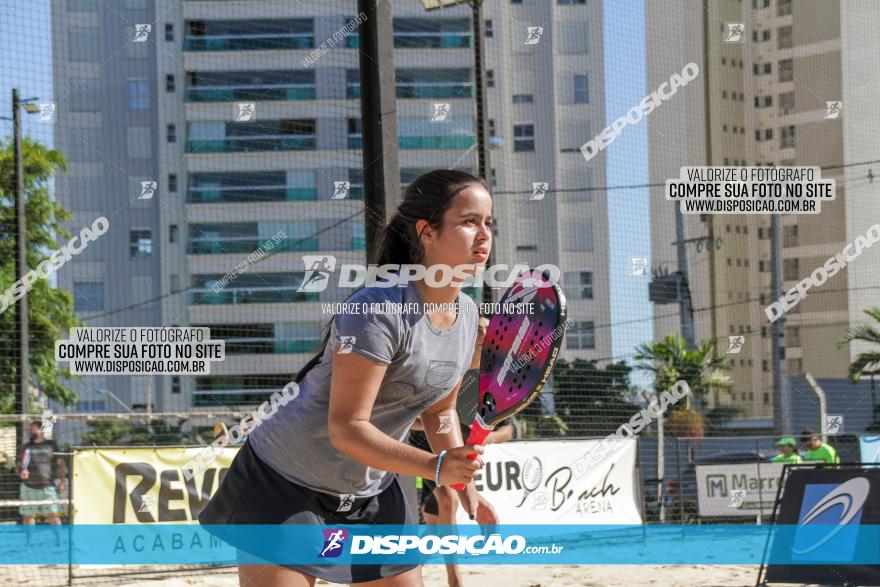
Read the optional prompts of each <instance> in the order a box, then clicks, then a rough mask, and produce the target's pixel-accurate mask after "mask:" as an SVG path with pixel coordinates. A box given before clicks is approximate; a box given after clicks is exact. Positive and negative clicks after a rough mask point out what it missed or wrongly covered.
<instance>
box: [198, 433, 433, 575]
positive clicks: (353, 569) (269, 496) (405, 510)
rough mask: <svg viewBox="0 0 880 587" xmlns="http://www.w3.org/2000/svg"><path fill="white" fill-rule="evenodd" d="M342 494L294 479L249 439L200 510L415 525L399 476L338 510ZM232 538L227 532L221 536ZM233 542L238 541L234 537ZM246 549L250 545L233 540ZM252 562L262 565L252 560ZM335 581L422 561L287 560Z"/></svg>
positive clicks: (263, 519) (220, 518)
mask: <svg viewBox="0 0 880 587" xmlns="http://www.w3.org/2000/svg"><path fill="white" fill-rule="evenodd" d="M338 507H339V498H338V497H336V496H334V495H330V494H327V493H321V492H319V491H312V490H311V489H308V488H306V487H303V486H301V485H296V484H294V483H291V482H290V481H288V480H287V479H285V478H284V477H282V476H281V475H279V474H278V473H277V472H276V471H275V470H274V469H272V468H271V467H269V465H267V464H266V463H264V462H263V461H261V460H260V458H259V457H258V456H257V455H256V454H255V453H254V451H253V449H252V448H251V447H250V444H248V443H245V444H244V446H243V447H242V448H241V450H239V451H238V454H237V455H236V456H235V459H234V460H233V461H232V465H231V466H230V468H229V471H228V472H227V474H226V476H225V477H224V479H223V482H222V483H221V484H220V487H219V488H218V489H217V493H215V494H214V496H213V497H212V498H211V501H210V502H209V503H208V505H207V506H205V509H203V510H202V512H201V513H200V514H199V523H200V524H204V525H206V527H205V530H207V531H209V532H210V531H211V528H210V526H209V525H210V524H320V525H325V526H334V525H339V524H417V523H418V522H417V521H415V519H414V518H413V516H412V514H411V513H410V509H409V507H408V505H407V501H406V497H405V496H404V493H403V490H402V489H401V488H400V484H399V483H398V481H397V476H396V475H395V477H394V481H393V482H392V483H391V485H389V486H388V487H387V488H385V490H384V491H382V493H380V494H378V495H374V496H372V497H364V498H358V499H356V500H355V502H354V504H353V505H352V507H351V510H350V511H347V512H337V511H336V509H338ZM222 538H223V540H224V541H226V542H227V543H230V539H229V537H228V536H223V537H222ZM233 541H234V540H233ZM232 546H234V547H236V548H238V549H239V550H241V551H244V552H247V544H232ZM239 562H240V563H242V564H247V563H244V561H243V560H242V559H241V558H240V560H239ZM250 564H258V561H256V560H255V561H254V562H252V563H250ZM283 566H285V567H288V568H291V569H296V570H297V571H300V572H303V573H306V574H307V575H312V576H314V577H318V578H320V579H324V580H325V581H330V582H331V583H364V582H367V581H375V580H376V579H381V578H383V577H390V576H393V575H399V574H400V573H404V572H406V571H409V570H411V569H414V568H416V567H417V566H418V565H412V564H409V565H391V564H383V565H342V564H340V565H310V564H304V565H283Z"/></svg>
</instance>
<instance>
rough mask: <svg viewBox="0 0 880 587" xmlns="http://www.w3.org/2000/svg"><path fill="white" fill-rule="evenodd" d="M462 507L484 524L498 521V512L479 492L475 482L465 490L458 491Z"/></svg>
mask: <svg viewBox="0 0 880 587" xmlns="http://www.w3.org/2000/svg"><path fill="white" fill-rule="evenodd" d="M458 497H459V500H460V501H461V507H462V508H463V509H464V511H465V512H466V513H467V514H468V517H470V519H472V520H476V522H477V523H478V524H480V525H483V526H492V525H495V524H497V523H498V514H497V513H496V512H495V508H493V507H492V504H490V503H489V502H488V501H486V498H485V497H483V496H482V495H480V494H479V493H477V489H476V487H475V486H474V484H473V482H471V483H468V484H467V486H465V488H464V490H462V491H459V492H458Z"/></svg>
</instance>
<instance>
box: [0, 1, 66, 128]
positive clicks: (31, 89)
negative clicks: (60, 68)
mask: <svg viewBox="0 0 880 587" xmlns="http://www.w3.org/2000/svg"><path fill="white" fill-rule="evenodd" d="M51 24H52V19H51V9H50V4H49V0H28V1H27V2H4V3H3V4H2V5H0V116H5V117H10V116H12V113H11V108H12V105H11V104H12V88H13V87H18V88H19V90H20V91H21V97H22V98H30V97H32V96H36V97H39V98H40V100H44V101H52V94H53V92H52V30H51ZM22 122H23V131H24V133H23V134H25V135H30V136H32V137H34V138H36V139H37V140H39V141H40V142H42V143H44V144H50V145H51V144H52V128H53V125H51V124H42V123H38V122H36V115H33V114H28V113H26V112H22ZM10 134H12V122H11V121H9V120H0V136H3V137H4V138H6V137H8V136H9V135H10Z"/></svg>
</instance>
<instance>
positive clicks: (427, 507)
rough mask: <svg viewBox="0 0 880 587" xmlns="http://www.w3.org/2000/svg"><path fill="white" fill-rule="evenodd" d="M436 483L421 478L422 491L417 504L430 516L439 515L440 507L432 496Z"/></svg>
mask: <svg viewBox="0 0 880 587" xmlns="http://www.w3.org/2000/svg"><path fill="white" fill-rule="evenodd" d="M435 489H437V484H436V483H434V482H433V481H431V480H429V479H424V478H422V491H421V493H420V494H419V505H421V506H422V510H423V511H424V512H425V513H426V514H431V515H432V516H439V515H440V508H439V507H438V505H437V498H436V497H434V490H435Z"/></svg>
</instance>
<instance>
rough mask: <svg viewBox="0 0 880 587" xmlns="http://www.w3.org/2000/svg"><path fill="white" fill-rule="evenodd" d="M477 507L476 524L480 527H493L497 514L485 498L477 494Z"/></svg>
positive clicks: (496, 521)
mask: <svg viewBox="0 0 880 587" xmlns="http://www.w3.org/2000/svg"><path fill="white" fill-rule="evenodd" d="M477 500H479V505H478V506H477V523H478V524H480V525H481V526H494V525H496V524H497V523H498V513H497V512H496V511H495V508H493V507H492V504H491V503H489V502H488V501H486V498H485V497H483V496H482V495H480V494H479V493H478V494H477Z"/></svg>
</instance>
